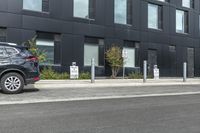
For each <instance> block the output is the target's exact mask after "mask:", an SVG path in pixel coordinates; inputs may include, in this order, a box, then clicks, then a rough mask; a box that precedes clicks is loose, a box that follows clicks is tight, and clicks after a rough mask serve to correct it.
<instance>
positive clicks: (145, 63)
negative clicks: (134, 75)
mask: <svg viewBox="0 0 200 133" xmlns="http://www.w3.org/2000/svg"><path fill="white" fill-rule="evenodd" d="M143 82H144V83H146V82H147V61H146V60H145V61H144V64H143Z"/></svg>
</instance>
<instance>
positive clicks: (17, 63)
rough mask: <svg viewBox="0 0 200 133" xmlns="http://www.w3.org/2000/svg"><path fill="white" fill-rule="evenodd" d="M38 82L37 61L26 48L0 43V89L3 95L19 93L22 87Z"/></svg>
mask: <svg viewBox="0 0 200 133" xmlns="http://www.w3.org/2000/svg"><path fill="white" fill-rule="evenodd" d="M38 80H39V64H38V59H37V58H36V57H35V56H33V55H32V54H31V53H30V52H29V51H28V50H27V48H26V47H23V46H18V45H16V44H13V43H3V42H0V88H1V90H2V91H3V93H6V94H16V93H20V92H21V91H22V90H23V88H24V85H27V84H33V83H35V82H36V81H38Z"/></svg>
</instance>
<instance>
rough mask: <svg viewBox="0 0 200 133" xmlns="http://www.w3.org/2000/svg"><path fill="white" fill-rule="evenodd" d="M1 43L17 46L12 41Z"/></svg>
mask: <svg viewBox="0 0 200 133" xmlns="http://www.w3.org/2000/svg"><path fill="white" fill-rule="evenodd" d="M0 44H7V45H12V46H17V44H16V43H10V42H0Z"/></svg>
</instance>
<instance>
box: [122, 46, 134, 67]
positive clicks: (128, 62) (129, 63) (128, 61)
mask: <svg viewBox="0 0 200 133" xmlns="http://www.w3.org/2000/svg"><path fill="white" fill-rule="evenodd" d="M123 51H126V53H127V58H125V60H124V67H132V68H133V67H135V48H131V47H124V48H123Z"/></svg>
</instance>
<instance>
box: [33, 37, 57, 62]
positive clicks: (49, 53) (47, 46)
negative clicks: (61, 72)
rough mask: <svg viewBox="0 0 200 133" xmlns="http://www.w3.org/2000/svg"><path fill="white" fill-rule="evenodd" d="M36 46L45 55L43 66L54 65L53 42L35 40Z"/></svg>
mask: <svg viewBox="0 0 200 133" xmlns="http://www.w3.org/2000/svg"><path fill="white" fill-rule="evenodd" d="M36 45H37V47H38V48H39V50H40V51H41V52H44V53H45V54H46V61H45V62H43V64H54V41H53V40H48V39H37V40H36Z"/></svg>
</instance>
